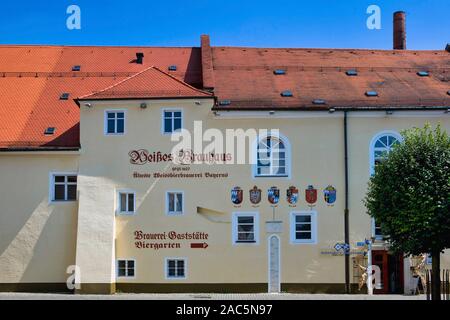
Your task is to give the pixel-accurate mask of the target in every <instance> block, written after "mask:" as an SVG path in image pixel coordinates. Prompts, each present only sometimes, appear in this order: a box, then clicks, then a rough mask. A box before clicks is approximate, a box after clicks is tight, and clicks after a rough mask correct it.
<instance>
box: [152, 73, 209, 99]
mask: <svg viewBox="0 0 450 320" xmlns="http://www.w3.org/2000/svg"><path fill="white" fill-rule="evenodd" d="M153 69H155V70H157V71H159V72H161V73H162V74H164V75H166V76H169V77H170V78H172V79H174V80H175V81H178V82H179V83H181V84H182V85H184V86H186V87H188V88H190V89H192V90H195V91H198V92H200V93H205V94H208V95H212V93H211V92H208V91H204V90H201V89H197V88H195V87H193V86H191V85H190V84H189V83H186V82H184V81H183V80H181V79H178V78H177V77H175V76H173V75H171V74H169V73H167V72H165V71H162V70H161V69H159V68H158V67H153Z"/></svg>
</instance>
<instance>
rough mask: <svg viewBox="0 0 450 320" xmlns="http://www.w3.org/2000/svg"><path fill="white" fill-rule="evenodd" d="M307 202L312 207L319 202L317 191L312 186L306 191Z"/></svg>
mask: <svg viewBox="0 0 450 320" xmlns="http://www.w3.org/2000/svg"><path fill="white" fill-rule="evenodd" d="M305 200H306V202H307V203H308V204H310V205H313V204H315V203H316V202H317V189H314V187H313V186H312V185H310V186H308V189H306V190H305Z"/></svg>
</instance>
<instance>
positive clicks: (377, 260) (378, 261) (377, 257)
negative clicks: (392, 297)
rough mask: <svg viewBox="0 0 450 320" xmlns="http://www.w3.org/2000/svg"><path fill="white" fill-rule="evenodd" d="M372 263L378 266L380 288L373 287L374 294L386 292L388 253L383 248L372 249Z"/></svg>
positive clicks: (387, 283) (387, 285) (387, 288)
mask: <svg viewBox="0 0 450 320" xmlns="http://www.w3.org/2000/svg"><path fill="white" fill-rule="evenodd" d="M372 265H376V266H378V268H380V272H381V274H380V279H381V288H379V289H376V288H374V290H373V293H375V294H387V293H388V290H389V277H388V275H389V272H388V254H387V251H385V250H373V251H372Z"/></svg>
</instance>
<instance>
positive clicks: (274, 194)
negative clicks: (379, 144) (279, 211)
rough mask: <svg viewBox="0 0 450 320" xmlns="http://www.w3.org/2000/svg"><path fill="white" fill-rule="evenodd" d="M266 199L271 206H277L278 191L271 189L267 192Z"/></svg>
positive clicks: (274, 188)
mask: <svg viewBox="0 0 450 320" xmlns="http://www.w3.org/2000/svg"><path fill="white" fill-rule="evenodd" d="M267 199H268V200H269V202H270V203H271V204H277V203H278V201H280V189H278V188H277V187H272V188H270V189H269V190H268V192H267Z"/></svg>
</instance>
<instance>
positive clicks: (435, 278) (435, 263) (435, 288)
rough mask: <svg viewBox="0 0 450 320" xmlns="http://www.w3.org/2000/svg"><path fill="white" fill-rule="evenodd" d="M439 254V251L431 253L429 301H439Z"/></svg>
mask: <svg viewBox="0 0 450 320" xmlns="http://www.w3.org/2000/svg"><path fill="white" fill-rule="evenodd" d="M440 264H441V252H440V251H439V250H437V251H433V253H432V265H431V270H432V273H433V275H432V278H431V290H432V291H431V300H441V274H440V272H441V270H440Z"/></svg>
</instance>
